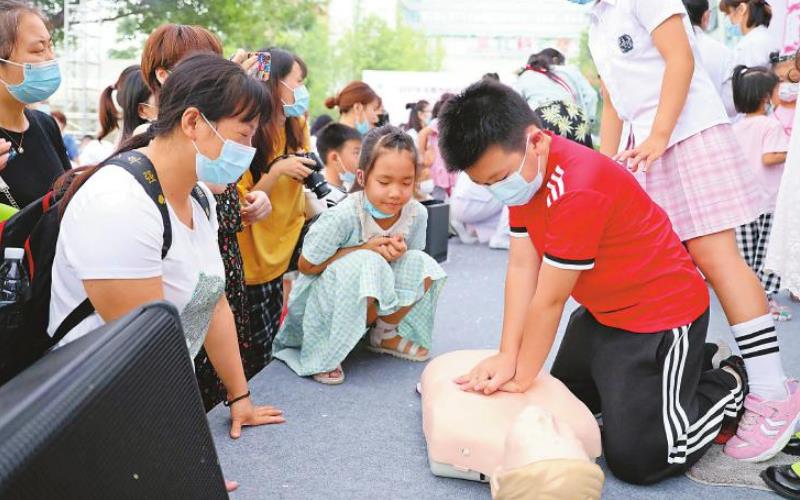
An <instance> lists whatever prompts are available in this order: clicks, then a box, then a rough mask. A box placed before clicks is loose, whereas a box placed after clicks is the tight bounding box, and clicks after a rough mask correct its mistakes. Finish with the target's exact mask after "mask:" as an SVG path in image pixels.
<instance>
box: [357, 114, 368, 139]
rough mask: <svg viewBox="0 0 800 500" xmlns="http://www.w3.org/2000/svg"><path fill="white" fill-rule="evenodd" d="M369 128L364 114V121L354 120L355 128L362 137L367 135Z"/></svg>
mask: <svg viewBox="0 0 800 500" xmlns="http://www.w3.org/2000/svg"><path fill="white" fill-rule="evenodd" d="M369 129H370V126H369V122H368V121H367V117H366V116H365V117H364V121H362V122H360V121H356V130H357V131H358V133H359V134H361V136H362V137H363V136H365V135H367V132H369Z"/></svg>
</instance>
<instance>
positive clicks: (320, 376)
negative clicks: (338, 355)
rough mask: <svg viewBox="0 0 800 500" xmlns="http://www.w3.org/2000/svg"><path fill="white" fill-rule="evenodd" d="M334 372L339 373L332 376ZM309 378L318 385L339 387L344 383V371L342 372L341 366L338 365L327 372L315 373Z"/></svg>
mask: <svg viewBox="0 0 800 500" xmlns="http://www.w3.org/2000/svg"><path fill="white" fill-rule="evenodd" d="M336 372H339V374H338V375H334V374H335V373H336ZM311 378H313V379H314V380H315V381H317V382H319V383H320V384H324V385H339V384H342V383H344V370H342V365H338V366H337V367H336V368H334V369H333V370H331V371H329V372H322V373H315V374H314V375H312V377H311Z"/></svg>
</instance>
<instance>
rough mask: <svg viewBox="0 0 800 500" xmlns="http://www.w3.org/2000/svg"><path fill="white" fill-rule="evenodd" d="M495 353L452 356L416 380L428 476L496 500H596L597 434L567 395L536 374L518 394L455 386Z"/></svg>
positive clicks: (581, 408) (598, 483)
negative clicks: (470, 483)
mask: <svg viewBox="0 0 800 500" xmlns="http://www.w3.org/2000/svg"><path fill="white" fill-rule="evenodd" d="M493 354H495V351H477V350H474V351H473V350H470V351H456V352H451V353H448V354H445V355H442V356H439V357H438V358H436V359H434V360H433V361H431V362H430V363H429V365H428V366H427V368H426V369H425V371H424V372H423V374H422V379H421V384H420V390H421V393H422V419H423V430H424V432H425V439H426V441H427V443H428V459H429V461H430V465H431V470H432V471H433V473H434V474H436V475H440V476H446V477H456V478H461V479H472V480H477V481H484V482H488V481H491V483H492V495H493V497H494V498H495V499H496V500H512V499H513V500H527V499H534V498H536V499H562V498H563V499H580V500H583V499H589V498H599V497H600V492H601V490H602V486H603V473H602V471H601V470H600V467H598V466H597V465H596V464H595V463H594V460H595V459H596V458H597V457H598V456H600V451H601V449H600V430H599V428H598V426H597V422H596V420H595V418H594V416H593V415H592V414H591V412H589V409H588V408H586V406H584V404H583V403H581V402H580V401H579V400H578V399H577V398H576V397H575V396H574V395H573V394H572V393H571V392H569V390H568V389H567V388H566V387H565V386H564V385H563V384H562V383H561V382H559V381H558V380H556V379H555V378H553V377H551V376H550V375H549V374H548V373H544V372H543V373H541V374H540V375H539V378H538V379H537V380H536V382H535V383H534V385H533V387H532V388H531V389H530V390H529V391H528V392H526V393H524V394H509V393H504V392H498V393H496V394H494V395H492V396H488V397H487V396H482V395H479V394H473V393H468V392H464V391H462V390H461V389H460V388H459V386H458V385H457V384H455V383H454V379H455V378H457V377H458V376H459V375H462V374H464V373H467V372H469V370H470V369H471V368H472V367H473V366H475V364H476V363H478V362H479V361H481V360H482V359H484V358H486V357H488V356H491V355H493Z"/></svg>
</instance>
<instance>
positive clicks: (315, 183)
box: [305, 172, 331, 200]
mask: <svg viewBox="0 0 800 500" xmlns="http://www.w3.org/2000/svg"><path fill="white" fill-rule="evenodd" d="M305 184H306V187H307V188H308V189H310V190H311V192H313V193H314V194H315V195H316V196H317V199H320V200H321V199H322V198H324V197H326V196H328V195H329V194H330V192H331V187H330V186H328V181H326V180H325V177H323V176H322V174H320V173H319V172H311V174H310V175H309V176H308V177H306V180H305Z"/></svg>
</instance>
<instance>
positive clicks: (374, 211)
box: [364, 193, 394, 220]
mask: <svg viewBox="0 0 800 500" xmlns="http://www.w3.org/2000/svg"><path fill="white" fill-rule="evenodd" d="M364 210H366V211H367V213H368V214H370V215H371V216H372V218H373V219H375V220H380V219H389V218H391V217H394V216H393V215H392V214H385V213H383V212H381V211H380V210H378V208H377V207H376V206H375V205H373V204H372V202H371V201H369V198H367V193H364Z"/></svg>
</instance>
